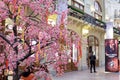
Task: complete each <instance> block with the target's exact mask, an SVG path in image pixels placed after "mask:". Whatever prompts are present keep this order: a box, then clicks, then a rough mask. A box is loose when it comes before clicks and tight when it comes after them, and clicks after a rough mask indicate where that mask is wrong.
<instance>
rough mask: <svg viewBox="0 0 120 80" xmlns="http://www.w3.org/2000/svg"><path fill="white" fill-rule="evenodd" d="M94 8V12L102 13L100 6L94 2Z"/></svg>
mask: <svg viewBox="0 0 120 80" xmlns="http://www.w3.org/2000/svg"><path fill="white" fill-rule="evenodd" d="M94 7H95V10H96V11H98V12H102V11H101V6H100V5H99V3H98V2H97V1H95V4H94Z"/></svg>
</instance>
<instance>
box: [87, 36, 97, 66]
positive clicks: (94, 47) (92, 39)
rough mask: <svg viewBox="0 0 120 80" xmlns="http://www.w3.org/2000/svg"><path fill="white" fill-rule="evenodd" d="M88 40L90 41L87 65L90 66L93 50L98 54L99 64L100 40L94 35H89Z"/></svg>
mask: <svg viewBox="0 0 120 80" xmlns="http://www.w3.org/2000/svg"><path fill="white" fill-rule="evenodd" d="M87 41H88V47H87V51H88V53H87V65H88V67H89V66H90V64H89V56H90V53H91V51H93V52H94V54H95V55H96V65H97V66H99V57H98V56H99V41H98V39H97V38H96V37H95V36H94V35H89V36H88V37H87Z"/></svg>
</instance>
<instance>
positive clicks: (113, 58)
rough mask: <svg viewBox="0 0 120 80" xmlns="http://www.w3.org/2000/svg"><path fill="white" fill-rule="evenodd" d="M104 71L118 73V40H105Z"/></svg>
mask: <svg viewBox="0 0 120 80" xmlns="http://www.w3.org/2000/svg"><path fill="white" fill-rule="evenodd" d="M105 71H109V72H118V71H119V62H118V40H116V39H106V40H105Z"/></svg>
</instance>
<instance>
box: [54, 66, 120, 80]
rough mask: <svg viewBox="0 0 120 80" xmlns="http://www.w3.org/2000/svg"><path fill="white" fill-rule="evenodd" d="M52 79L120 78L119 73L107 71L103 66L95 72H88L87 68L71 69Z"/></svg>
mask: <svg viewBox="0 0 120 80" xmlns="http://www.w3.org/2000/svg"><path fill="white" fill-rule="evenodd" d="M53 80H120V73H119V72H112V73H110V72H109V73H108V72H105V70H104V67H99V68H97V73H90V71H89V70H83V71H73V72H68V73H65V74H64V75H62V76H59V77H56V76H54V77H53Z"/></svg>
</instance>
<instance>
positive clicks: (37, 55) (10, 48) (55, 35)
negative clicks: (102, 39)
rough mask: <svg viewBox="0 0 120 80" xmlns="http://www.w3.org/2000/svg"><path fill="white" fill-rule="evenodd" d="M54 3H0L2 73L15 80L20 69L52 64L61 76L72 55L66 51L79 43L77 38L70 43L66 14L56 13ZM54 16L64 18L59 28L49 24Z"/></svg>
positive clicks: (28, 0) (14, 0)
mask: <svg viewBox="0 0 120 80" xmlns="http://www.w3.org/2000/svg"><path fill="white" fill-rule="evenodd" d="M54 2H55V1H54V0H0V70H1V71H2V69H8V70H12V71H13V75H14V76H13V77H14V80H18V79H19V77H20V74H21V70H20V66H25V67H29V66H31V65H33V64H34V65H35V66H37V68H39V67H41V65H43V64H48V63H50V64H54V67H55V69H57V70H58V72H61V71H62V70H61V68H60V65H64V64H65V65H66V64H67V62H68V61H67V60H68V58H70V55H71V54H66V51H67V50H68V49H70V48H71V46H72V43H75V44H77V41H78V40H79V39H78V36H76V35H74V40H72V41H71V36H70V35H69V33H70V32H69V31H68V30H67V28H65V27H64V23H66V22H65V21H64V18H65V17H64V16H65V14H59V13H57V11H56V9H55V3H54ZM66 12H67V11H66ZM53 14H59V15H61V16H62V18H61V19H60V20H61V21H60V23H59V24H60V25H54V26H53V25H51V24H48V17H49V16H50V15H53ZM47 56H49V57H47ZM37 70H40V69H37ZM39 72H40V71H39Z"/></svg>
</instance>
